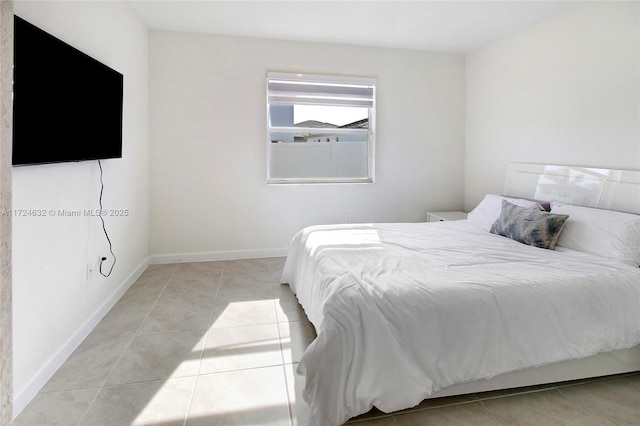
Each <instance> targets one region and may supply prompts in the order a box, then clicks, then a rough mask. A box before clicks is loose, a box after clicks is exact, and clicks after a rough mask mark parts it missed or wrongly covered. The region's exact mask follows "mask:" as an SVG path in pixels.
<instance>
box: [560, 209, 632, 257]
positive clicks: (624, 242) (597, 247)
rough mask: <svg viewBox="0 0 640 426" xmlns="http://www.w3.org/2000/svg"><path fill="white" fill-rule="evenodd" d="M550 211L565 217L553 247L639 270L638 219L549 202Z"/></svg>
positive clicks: (608, 211)
mask: <svg viewBox="0 0 640 426" xmlns="http://www.w3.org/2000/svg"><path fill="white" fill-rule="evenodd" d="M551 211H552V212H553V213H558V214H568V215H569V219H567V222H566V223H565V227H564V230H563V231H562V234H560V239H559V240H558V244H557V247H565V248H568V249H572V250H578V251H582V252H586V253H592V254H596V255H598V256H602V257H608V258H612V259H618V260H621V261H622V262H624V263H627V264H629V265H632V266H636V267H638V266H640V216H639V215H635V214H631V213H622V212H616V211H613V210H602V209H596V208H592V207H582V206H574V205H572V204H564V203H561V202H559V201H553V202H551Z"/></svg>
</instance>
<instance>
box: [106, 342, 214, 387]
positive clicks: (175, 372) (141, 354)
mask: <svg viewBox="0 0 640 426" xmlns="http://www.w3.org/2000/svg"><path fill="white" fill-rule="evenodd" d="M203 340H204V333H203V332H200V331H191V332H182V333H171V334H154V335H150V336H138V337H134V338H133V340H132V341H131V344H129V347H128V348H127V349H126V351H125V352H124V353H123V354H122V357H121V358H120V360H119V361H118V363H117V364H116V365H115V366H114V367H113V371H111V374H110V375H109V378H108V379H107V382H106V384H107V385H116V384H124V383H135V382H144V381H150V380H158V379H167V378H170V377H185V376H194V375H197V374H198V368H199V367H200V357H201V355H202V346H203V345H202V342H203Z"/></svg>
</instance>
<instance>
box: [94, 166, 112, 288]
mask: <svg viewBox="0 0 640 426" xmlns="http://www.w3.org/2000/svg"><path fill="white" fill-rule="evenodd" d="M98 166H99V167H100V211H99V214H98V216H100V220H101V221H102V230H103V231H104V236H105V237H107V242H108V243H109V251H110V252H111V256H113V263H112V264H111V268H109V272H108V273H107V274H105V273H104V272H102V263H103V262H104V261H105V260H107V258H106V257H101V258H100V268H99V270H100V275H102V276H103V277H108V276H109V275H111V272H112V271H113V267H114V266H116V255H115V254H114V253H113V245H112V244H111V239H110V238H109V234H108V233H107V227H106V226H105V224H104V215H103V214H102V193H103V192H104V182H103V181H102V163H101V162H100V160H98Z"/></svg>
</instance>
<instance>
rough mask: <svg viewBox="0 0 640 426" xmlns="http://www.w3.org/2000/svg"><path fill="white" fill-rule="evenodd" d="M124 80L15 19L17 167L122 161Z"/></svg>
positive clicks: (119, 75)
mask: <svg viewBox="0 0 640 426" xmlns="http://www.w3.org/2000/svg"><path fill="white" fill-rule="evenodd" d="M122 89H123V75H122V74H121V73H119V72H118V71H116V70H114V69H112V68H109V67H108V66H106V65H104V64H102V63H100V62H98V61H97V60H95V59H93V58H92V57H90V56H88V55H86V54H85V53H82V52H81V51H79V50H78V49H76V48H74V47H72V46H70V45H68V44H67V43H65V42H63V41H62V40H59V39H57V38H56V37H54V36H52V35H51V34H48V33H46V32H45V31H43V30H41V29H40V28H38V27H36V26H34V25H32V24H30V23H29V22H27V21H25V20H24V19H22V18H20V17H18V16H15V17H14V68H13V158H12V163H13V165H15V166H19V165H31V164H43V163H60V162H67V161H84V160H97V159H106V158H120V157H122Z"/></svg>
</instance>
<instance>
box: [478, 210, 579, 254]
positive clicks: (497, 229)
mask: <svg viewBox="0 0 640 426" xmlns="http://www.w3.org/2000/svg"><path fill="white" fill-rule="evenodd" d="M568 218H569V215H566V214H553V213H548V212H543V211H540V210H538V209H536V208H524V207H520V206H516V205H515V204H512V203H510V202H508V201H506V200H502V211H501V212H500V217H498V219H497V220H496V221H495V222H494V224H493V225H492V226H491V229H490V230H489V232H491V233H492V234H497V235H502V236H504V237H507V238H511V239H512V240H516V241H518V242H521V243H524V244H528V245H530V246H534V247H540V248H545V249H551V250H553V248H554V247H555V246H556V243H557V242H558V238H559V237H560V232H562V228H564V223H565V221H566V220H567V219H568Z"/></svg>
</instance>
